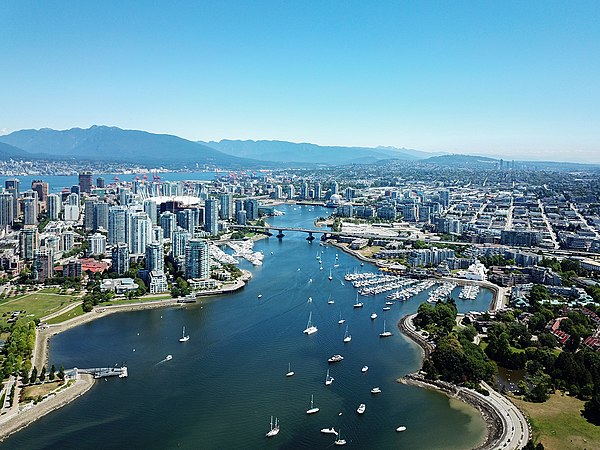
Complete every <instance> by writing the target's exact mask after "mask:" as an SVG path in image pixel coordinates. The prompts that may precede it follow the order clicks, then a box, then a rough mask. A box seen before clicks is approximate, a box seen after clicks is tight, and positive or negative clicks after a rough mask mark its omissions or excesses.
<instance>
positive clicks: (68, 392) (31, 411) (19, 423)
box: [0, 374, 96, 442]
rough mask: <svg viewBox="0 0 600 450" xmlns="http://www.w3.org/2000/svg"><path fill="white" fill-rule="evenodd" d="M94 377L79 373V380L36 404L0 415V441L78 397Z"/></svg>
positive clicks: (92, 383)
mask: <svg viewBox="0 0 600 450" xmlns="http://www.w3.org/2000/svg"><path fill="white" fill-rule="evenodd" d="M95 382H96V380H94V377H93V376H91V375H88V374H78V376H77V380H76V381H75V383H74V384H73V385H72V386H69V387H67V388H65V389H63V390H61V391H59V392H56V393H55V394H51V395H50V396H49V397H48V398H45V399H44V400H42V401H41V402H39V403H38V404H36V405H33V406H31V407H29V408H26V409H17V410H16V412H15V413H12V414H7V415H6V416H1V417H0V442H2V441H4V440H5V439H7V438H8V437H9V436H10V435H12V434H14V433H16V432H18V431H20V430H22V429H23V428H25V427H27V426H29V425H31V424H32V423H33V422H35V421H36V420H38V419H41V418H42V417H44V416H45V415H46V414H48V413H50V412H52V411H55V410H57V409H59V408H62V407H63V406H66V405H68V404H69V403H71V402H72V401H74V400H76V399H78V398H79V397H81V396H82V395H84V394H85V393H86V392H87V391H89V390H90V389H91V388H92V386H94V383H95Z"/></svg>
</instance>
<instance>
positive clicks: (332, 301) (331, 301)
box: [327, 297, 335, 305]
mask: <svg viewBox="0 0 600 450" xmlns="http://www.w3.org/2000/svg"><path fill="white" fill-rule="evenodd" d="M334 303H335V301H334V300H333V299H332V298H331V297H329V300H327V304H328V305H333V304H334Z"/></svg>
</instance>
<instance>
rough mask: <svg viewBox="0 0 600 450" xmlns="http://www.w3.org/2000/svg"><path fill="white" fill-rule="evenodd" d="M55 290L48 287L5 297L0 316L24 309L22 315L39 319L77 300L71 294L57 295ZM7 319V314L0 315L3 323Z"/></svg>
mask: <svg viewBox="0 0 600 450" xmlns="http://www.w3.org/2000/svg"><path fill="white" fill-rule="evenodd" d="M56 292H58V290H57V289H55V288H48V289H42V290H40V291H37V292H33V293H30V294H25V295H22V296H19V297H14V298H10V299H7V300H5V301H3V302H1V303H0V316H2V315H3V314H4V313H10V312H12V311H25V313H24V315H26V316H29V317H31V318H33V319H36V318H38V319H39V318H41V317H44V316H46V315H48V314H50V313H52V312H54V311H58V310H59V309H61V308H63V307H65V306H67V305H68V304H70V303H73V302H74V301H77V300H78V298H77V297H74V296H72V295H59V294H57V293H56ZM7 319H8V316H4V317H0V321H2V322H3V323H6V320H7Z"/></svg>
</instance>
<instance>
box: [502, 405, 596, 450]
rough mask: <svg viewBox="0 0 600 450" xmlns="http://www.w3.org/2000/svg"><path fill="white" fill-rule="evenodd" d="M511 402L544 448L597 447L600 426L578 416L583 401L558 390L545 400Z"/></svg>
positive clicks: (552, 449)
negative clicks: (521, 413)
mask: <svg viewBox="0 0 600 450" xmlns="http://www.w3.org/2000/svg"><path fill="white" fill-rule="evenodd" d="M513 401H514V402H515V403H516V404H517V405H518V406H519V407H520V408H521V409H522V410H523V411H525V413H526V414H527V416H528V417H529V420H530V422H531V427H532V429H533V434H534V437H535V439H536V440H537V441H538V442H541V443H542V444H543V445H544V448H545V449H546V450H583V449H588V450H591V449H593V448H600V427H598V426H596V425H593V424H591V423H589V422H588V421H587V420H585V418H584V417H583V416H582V415H581V411H582V410H583V404H584V402H583V401H581V400H578V399H576V398H574V397H568V396H566V395H562V394H560V393H557V394H554V395H552V396H550V398H549V399H548V401H546V402H545V403H529V402H526V401H523V400H515V399H513Z"/></svg>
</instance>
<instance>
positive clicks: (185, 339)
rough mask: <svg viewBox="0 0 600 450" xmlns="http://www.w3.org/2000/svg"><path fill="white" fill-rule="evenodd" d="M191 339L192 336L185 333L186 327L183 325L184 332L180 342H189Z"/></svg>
mask: <svg viewBox="0 0 600 450" xmlns="http://www.w3.org/2000/svg"><path fill="white" fill-rule="evenodd" d="M189 340H190V337H189V336H186V335H185V327H183V332H182V333H181V337H180V338H179V342H187V341H189Z"/></svg>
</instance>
